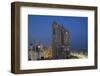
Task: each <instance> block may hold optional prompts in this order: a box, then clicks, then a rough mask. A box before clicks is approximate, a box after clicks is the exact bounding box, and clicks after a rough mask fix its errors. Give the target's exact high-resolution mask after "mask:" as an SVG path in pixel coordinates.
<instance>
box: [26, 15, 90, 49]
mask: <svg viewBox="0 0 100 76" xmlns="http://www.w3.org/2000/svg"><path fill="white" fill-rule="evenodd" d="M54 21H56V22H57V23H58V24H59V25H63V26H64V27H65V29H68V30H69V32H70V43H71V48H72V49H76V50H78V49H87V45H88V44H87V42H88V41H87V40H88V18H87V17H73V16H43V15H28V43H29V44H30V43H32V42H33V40H36V41H38V40H40V41H41V42H42V43H43V44H44V45H50V44H51V40H52V23H53V22H54Z"/></svg>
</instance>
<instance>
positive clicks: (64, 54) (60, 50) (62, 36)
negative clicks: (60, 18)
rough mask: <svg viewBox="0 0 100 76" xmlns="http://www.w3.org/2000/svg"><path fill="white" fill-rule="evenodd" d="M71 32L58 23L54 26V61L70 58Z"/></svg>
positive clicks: (54, 23)
mask: <svg viewBox="0 0 100 76" xmlns="http://www.w3.org/2000/svg"><path fill="white" fill-rule="evenodd" d="M69 47H70V35H69V31H68V30H67V29H65V28H64V27H63V25H62V26H60V25H59V24H57V23H56V22H53V24H52V50H53V58H54V59H66V58H69V56H70V49H69Z"/></svg>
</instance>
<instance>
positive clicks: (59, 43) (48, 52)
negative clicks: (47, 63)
mask: <svg viewBox="0 0 100 76" xmlns="http://www.w3.org/2000/svg"><path fill="white" fill-rule="evenodd" d="M28 56H29V57H28V58H29V60H43V59H67V58H69V57H70V35H69V31H68V30H67V29H65V28H64V27H63V25H62V26H61V25H59V24H58V23H56V22H53V24H52V45H51V46H48V47H45V46H43V44H42V43H41V42H40V41H38V42H37V43H34V44H31V45H30V47H29V55H28Z"/></svg>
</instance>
